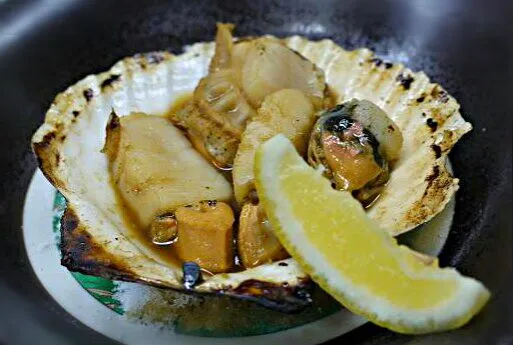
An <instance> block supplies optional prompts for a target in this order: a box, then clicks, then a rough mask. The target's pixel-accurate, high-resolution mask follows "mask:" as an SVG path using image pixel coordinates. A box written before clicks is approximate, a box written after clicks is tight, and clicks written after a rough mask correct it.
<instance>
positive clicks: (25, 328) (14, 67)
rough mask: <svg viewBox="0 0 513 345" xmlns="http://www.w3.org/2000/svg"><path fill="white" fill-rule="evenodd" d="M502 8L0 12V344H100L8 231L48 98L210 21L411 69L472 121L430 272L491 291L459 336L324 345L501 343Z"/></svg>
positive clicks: (111, 6)
mask: <svg viewBox="0 0 513 345" xmlns="http://www.w3.org/2000/svg"><path fill="white" fill-rule="evenodd" d="M510 3H511V2H510V1H467V0H410V1H408V0H405V1H393V0H381V1H341V0H340V1H335V0H333V1H317V2H316V1H249V0H239V1H207V0H204V1H201V0H198V1H196V0H187V1H110V0H96V1H93V0H84V1H73V0H55V1H15V0H4V1H0V130H1V134H0V162H1V163H0V174H1V177H2V178H1V179H0V231H1V235H2V237H1V241H0V342H1V343H5V344H56V345H57V344H91V343H94V344H110V343H112V342H111V341H110V340H108V339H106V338H104V337H102V336H101V335H99V334H97V333H95V332H93V331H91V330H90V329H88V328H87V327H85V326H83V325H82V324H80V323H79V322H78V321H76V320H75V319H73V318H72V317H71V316H70V315H68V314H67V313H66V312H65V311H64V310H62V309H61V308H60V307H59V306H58V305H57V304H56V303H55V302H54V301H53V299H52V298H51V297H50V296H49V295H48V294H47V293H46V291H45V290H44V289H43V288H42V287H41V286H40V284H39V282H38V280H37V278H36V277H35V276H34V274H33V272H32V270H31V268H30V264H29V262H28V261H27V259H26V255H25V250H24V248H23V242H22V234H21V215H22V208H23V199H24V196H25V192H26V189H27V187H28V183H29V181H30V178H31V176H32V174H33V172H34V169H35V167H36V165H35V160H34V158H33V156H32V154H31V152H30V147H29V142H30V137H31V135H32V133H33V132H34V131H35V129H36V128H37V127H38V126H39V125H40V124H41V122H42V121H43V117H44V113H45V111H46V109H47V108H48V107H49V105H50V103H51V101H52V99H53V97H54V96H55V95H56V94H57V93H58V92H60V91H62V90H64V89H65V88H66V87H67V86H69V85H70V84H72V83H74V82H76V81H78V80H79V79H81V78H83V77H84V76H86V75H87V74H90V73H97V72H100V71H103V70H106V69H107V68H109V67H110V66H111V65H112V64H113V63H114V62H116V61H117V60H118V59H120V58H122V57H124V56H127V55H132V54H135V53H137V52H144V51H150V50H160V49H170V50H172V51H173V52H180V50H181V47H182V46H183V45H184V44H189V43H193V42H195V41H200V40H211V39H212V38H213V35H214V29H215V22H216V21H218V20H220V21H231V22H234V23H236V24H237V30H236V32H237V34H238V35H241V36H243V35H249V34H251V35H258V34H264V33H271V34H276V35H279V36H285V35H291V34H301V35H305V36H308V37H310V38H321V37H322V38H324V37H328V38H332V39H333V40H335V41H336V42H337V43H339V44H341V45H342V46H344V47H345V48H356V47H360V46H367V47H369V48H371V49H373V50H375V51H376V52H377V53H378V54H380V55H382V56H384V57H385V58H390V59H394V60H399V61H402V62H405V63H406V65H407V66H408V67H410V68H412V69H413V70H424V71H425V72H426V73H427V74H428V75H429V76H430V77H432V79H434V80H435V81H436V82H440V83H441V84H442V85H443V86H444V87H445V88H446V89H447V90H448V91H449V92H450V93H451V94H452V95H454V96H455V97H456V99H457V100H459V101H460V103H461V105H462V113H463V115H464V117H465V118H466V119H467V120H469V121H470V122H472V123H473V125H474V130H473V131H472V132H471V133H470V134H467V135H466V136H465V137H464V138H463V139H462V140H461V141H460V142H459V143H458V144H457V146H456V148H455V149H454V150H453V153H452V154H451V160H452V162H453V165H454V168H455V172H456V175H457V176H458V177H460V178H461V183H460V185H461V190H460V191H459V192H458V194H457V207H456V216H455V220H454V225H453V229H452V230H451V234H450V236H449V239H448V242H447V244H446V247H445V248H444V251H443V252H442V254H441V264H442V265H453V266H456V267H457V268H458V269H459V270H460V271H461V272H462V273H464V274H468V275H471V276H473V277H476V278H477V279H479V280H482V281H483V282H484V283H485V285H486V286H487V287H489V288H490V289H491V291H492V292H493V298H492V300H491V302H490V303H489V305H488V306H487V307H486V308H485V310H484V312H482V313H481V314H480V315H478V316H477V317H476V318H475V319H474V320H473V321H472V322H471V323H470V324H469V325H467V326H466V327H464V328H463V329H460V330H457V331H453V332H448V333H443V334H436V335H430V336H423V337H410V336H402V335H395V334H392V333H391V332H388V331H386V330H383V329H381V328H379V327H376V326H373V325H366V326H363V327H361V328H359V329H357V330H355V331H353V332H351V333H349V334H347V335H345V336H343V337H340V338H338V339H336V340H333V341H332V342H330V344H338V343H344V344H378V343H380V344H382V343H383V344H432V343H437V344H461V343H466V344H511V343H513V316H512V315H513V313H512V310H513V287H512V274H511V272H512V250H511V247H512V235H511V224H512V218H511V123H512V121H511V119H512V116H511V114H512V113H513V107H512V100H511V99H512V98H513V87H512V86H513V82H512V80H513V79H512V76H513V73H512V67H511V66H510V61H511V60H512V57H513V54H511V53H512V51H511V50H512V49H511V45H512V42H513V32H512V28H513V21H512V19H513V16H512V6H511V5H509V4H510Z"/></svg>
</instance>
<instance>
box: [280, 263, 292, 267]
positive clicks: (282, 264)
mask: <svg viewBox="0 0 513 345" xmlns="http://www.w3.org/2000/svg"><path fill="white" fill-rule="evenodd" d="M288 265H289V264H288V263H286V262H280V263H279V264H278V266H283V267H287V266H288Z"/></svg>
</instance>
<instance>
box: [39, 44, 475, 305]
mask: <svg viewBox="0 0 513 345" xmlns="http://www.w3.org/2000/svg"><path fill="white" fill-rule="evenodd" d="M285 42H286V43H287V44H288V45H289V46H290V47H291V48H293V49H295V50H297V51H298V52H300V53H301V54H303V55H304V56H306V57H307V58H308V59H310V60H311V61H312V62H314V63H316V64H317V65H318V66H319V67H320V68H322V69H323V70H324V71H325V75H326V80H327V83H328V85H329V86H330V88H331V89H332V90H333V91H334V92H335V93H336V94H337V95H338V101H343V100H348V99H351V98H366V99H369V100H371V101H372V102H374V103H376V104H378V105H379V106H381V107H382V108H383V109H385V111H386V112H387V113H388V114H389V116H391V117H392V119H393V120H394V121H395V122H396V123H397V125H398V126H399V127H400V128H401V130H402V131H403V135H404V149H403V152H402V154H401V158H400V160H399V161H398V162H397V164H396V167H395V169H394V171H393V172H392V174H391V179H390V182H389V183H388V185H387V187H386V189H385V190H384V192H383V194H382V196H381V197H380V199H379V200H378V201H377V202H376V204H375V205H374V206H373V208H372V209H371V210H370V211H369V215H370V216H371V217H373V218H374V219H375V220H377V221H378V222H379V223H380V224H381V225H382V226H383V227H384V228H386V229H387V230H389V231H390V233H391V234H394V235H395V234H399V233H401V232H404V231H407V230H410V229H412V228H414V227H416V226H417V225H419V224H422V223H424V222H426V221H427V220H429V219H431V218H432V217H433V216H434V215H436V214H437V213H438V212H440V211H441V210H442V209H443V208H444V206H445V204H446V203H447V202H448V201H449V200H450V198H451V196H452V195H453V194H454V192H455V191H456V190H457V188H458V180H457V179H455V178H453V177H452V176H451V174H450V173H449V172H448V171H447V168H446V166H445V161H446V156H447V154H448V152H449V150H450V149H451V148H452V146H453V145H454V144H455V143H456V142H457V140H458V139H459V138H460V137H461V136H462V135H463V134H464V133H466V132H467V131H469V130H470V129H471V125H470V124H469V123H467V122H465V121H464V120H463V118H462V117H461V115H460V113H459V111H458V110H459V105H458V103H457V102H456V101H455V100H454V99H453V98H452V97H451V96H449V95H448V94H447V92H446V91H445V90H443V89H442V88H441V87H440V86H439V85H437V84H433V83H430V81H429V79H428V78H427V77H426V75H425V74H424V73H422V72H421V73H413V72H412V71H410V70H409V69H406V68H404V67H403V66H402V65H398V64H397V65H392V64H385V63H383V62H382V61H381V60H379V59H377V58H376V57H375V56H374V55H373V53H372V52H371V51H369V50H367V49H359V50H354V51H346V50H344V49H342V48H341V47H339V46H337V45H336V44H334V43H333V42H332V41H330V40H323V41H318V42H313V41H309V40H307V39H304V38H301V37H297V36H294V37H290V38H287V39H285ZM213 53H214V44H213V43H197V44H194V45H192V46H190V47H187V48H186V50H185V52H184V53H183V54H181V55H172V54H171V53H168V52H153V53H148V54H139V55H135V56H134V57H129V58H125V59H123V60H121V61H119V62H118V63H116V64H115V65H114V66H113V67H112V68H111V69H110V70H109V71H107V72H105V73H100V74H97V75H90V76H88V77H86V78H84V79H83V80H81V81H79V82H78V83H76V84H75V85H73V86H71V87H69V88H68V89H67V90H66V91H64V92H63V93H61V94H59V95H58V96H57V97H56V99H55V100H54V102H53V103H52V105H51V107H50V109H49V110H48V112H47V114H46V118H45V122H44V124H43V125H42V126H41V127H40V128H39V129H38V130H37V132H36V133H35V134H34V136H33V138H32V144H33V149H34V152H35V154H36V156H37V158H38V162H39V166H40V168H41V170H42V171H43V173H44V174H45V176H46V177H47V178H48V180H49V181H50V182H51V183H52V184H53V185H54V186H55V187H56V188H57V189H58V190H59V191H60V192H61V193H62V194H63V195H64V196H65V197H66V200H67V205H68V207H67V210H66V212H65V214H64V216H63V218H62V222H61V223H62V225H61V229H62V230H61V231H62V243H61V249H62V264H63V265H64V266H66V267H68V269H70V270H73V271H79V272H83V273H86V274H91V275H97V276H102V277H106V278H109V279H117V280H126V281H137V282H142V283H146V284H150V285H155V286H159V287H167V288H174V289H183V284H182V270H181V268H179V267H171V266H168V265H167V264H164V263H163V262H160V261H159V259H158V258H157V257H153V256H152V255H151V254H150V253H147V252H146V251H145V250H143V249H141V248H140V247H139V246H138V245H137V243H136V242H134V241H131V240H130V238H129V235H128V233H127V231H126V229H125V228H124V226H123V220H122V216H121V215H120V213H119V212H118V211H117V210H118V207H119V205H117V201H116V197H115V193H114V191H113V189H112V187H111V185H110V183H109V174H108V165H107V160H106V157H105V155H104V154H102V153H101V149H102V147H103V145H104V140H105V126H106V123H107V121H108V119H109V114H110V113H111V110H112V109H114V111H115V112H116V113H117V114H118V115H119V116H124V115H128V114H130V113H131V112H144V113H147V114H151V115H163V114H165V113H166V111H167V110H168V109H169V108H170V107H171V106H172V105H173V103H174V102H175V100H177V98H178V97H180V96H181V95H183V94H185V93H190V92H192V90H193V89H194V88H195V86H196V84H197V83H198V81H199V79H200V78H201V77H202V76H204V75H205V74H206V73H207V70H208V64H209V62H210V59H211V57H212V56H213ZM435 122H436V124H435ZM308 282H309V279H308V277H307V276H306V274H305V273H304V272H303V271H302V270H301V268H300V267H299V266H298V265H297V263H296V262H295V261H294V260H293V259H287V260H282V261H280V262H274V263H271V264H266V265H262V266H258V267H255V268H252V269H248V270H245V271H242V272H236V273H229V274H218V275H214V276H213V277H208V278H207V279H205V281H204V282H203V283H201V284H199V285H198V286H196V288H195V291H197V292H205V293H220V294H226V295H232V296H236V297H239V298H247V299H252V300H255V301H257V302H259V303H262V304H264V305H267V306H270V307H273V308H277V309H282V310H285V311H290V310H294V309H297V308H298V307H301V306H303V305H305V304H306V303H307V302H308V301H307V295H305V294H304V293H303V287H305V285H307V284H308Z"/></svg>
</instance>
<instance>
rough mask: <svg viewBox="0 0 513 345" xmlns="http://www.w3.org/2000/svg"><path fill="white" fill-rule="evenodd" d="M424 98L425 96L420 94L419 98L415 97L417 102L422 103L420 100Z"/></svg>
mask: <svg viewBox="0 0 513 345" xmlns="http://www.w3.org/2000/svg"><path fill="white" fill-rule="evenodd" d="M424 99H425V97H424V96H420V97H419V98H417V103H422V102H424Z"/></svg>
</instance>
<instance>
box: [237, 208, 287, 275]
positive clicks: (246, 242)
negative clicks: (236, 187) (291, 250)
mask: <svg viewBox="0 0 513 345" xmlns="http://www.w3.org/2000/svg"><path fill="white" fill-rule="evenodd" d="M237 244H238V250H239V256H240V258H241V261H242V264H243V265H244V267H255V266H258V265H261V264H266V263H270V262H273V261H276V260H282V259H286V258H288V257H289V254H288V253H287V251H286V250H285V248H283V247H282V245H281V244H280V242H279V241H278V239H277V238H276V236H275V235H274V234H273V232H272V229H271V228H270V224H269V221H268V220H267V217H266V216H265V213H264V212H263V210H262V208H261V207H259V206H258V205H253V204H250V203H247V204H245V205H244V206H243V207H242V211H241V213H240V220H239V233H238V235H237Z"/></svg>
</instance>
